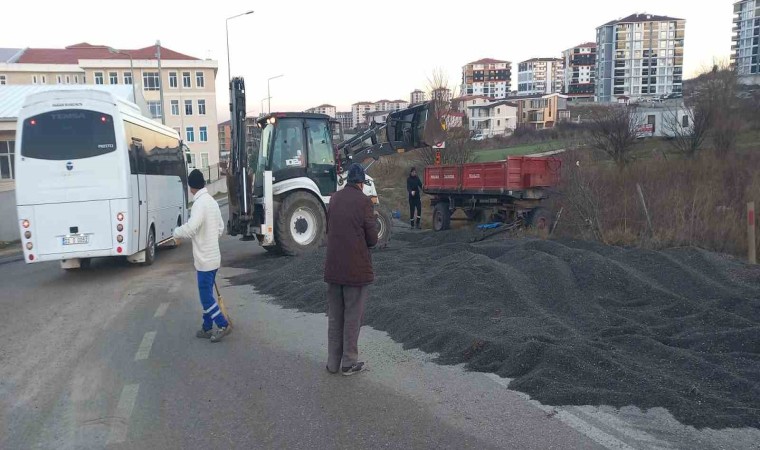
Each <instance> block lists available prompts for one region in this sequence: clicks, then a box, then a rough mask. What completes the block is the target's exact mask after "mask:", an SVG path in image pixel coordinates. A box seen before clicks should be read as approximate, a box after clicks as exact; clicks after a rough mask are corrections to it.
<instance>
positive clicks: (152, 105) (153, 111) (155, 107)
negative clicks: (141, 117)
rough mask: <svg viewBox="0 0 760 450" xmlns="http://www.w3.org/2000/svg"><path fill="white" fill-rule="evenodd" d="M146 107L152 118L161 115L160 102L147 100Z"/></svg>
mask: <svg viewBox="0 0 760 450" xmlns="http://www.w3.org/2000/svg"><path fill="white" fill-rule="evenodd" d="M148 109H149V110H150V115H151V117H153V118H154V119H157V118H159V117H161V102H148Z"/></svg>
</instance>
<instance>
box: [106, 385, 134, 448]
mask: <svg viewBox="0 0 760 450" xmlns="http://www.w3.org/2000/svg"><path fill="white" fill-rule="evenodd" d="M139 389H140V385H139V384H128V385H126V386H124V388H123V389H122V390H121V397H119V404H118V405H116V414H114V418H115V419H114V421H113V423H111V431H110V432H109V433H108V441H107V444H118V443H121V442H124V441H125V440H126V439H127V431H129V418H130V417H131V416H132V409H134V407H135V401H136V400H137V391H138V390H139Z"/></svg>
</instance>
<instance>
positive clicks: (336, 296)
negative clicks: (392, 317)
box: [324, 164, 377, 376]
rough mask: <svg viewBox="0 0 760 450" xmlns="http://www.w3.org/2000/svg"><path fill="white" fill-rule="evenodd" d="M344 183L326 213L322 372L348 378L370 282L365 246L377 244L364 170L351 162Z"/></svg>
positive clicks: (356, 368) (355, 363) (357, 366)
mask: <svg viewBox="0 0 760 450" xmlns="http://www.w3.org/2000/svg"><path fill="white" fill-rule="evenodd" d="M347 181H348V183H347V184H346V187H345V188H343V189H342V190H340V191H338V192H336V193H335V194H333V196H332V197H331V198H330V205H329V207H328V211H327V257H326V259H325V276H324V280H325V282H326V283H327V316H328V324H327V370H328V371H329V372H330V373H337V372H338V371H340V372H341V373H342V374H343V375H345V376H349V375H354V374H356V373H359V372H361V371H363V370H364V369H365V364H364V363H363V362H360V361H359V347H358V344H359V330H360V328H361V326H362V323H361V322H362V317H363V315H364V303H365V302H366V301H367V296H368V295H369V285H370V284H372V282H373V281H374V279H375V273H374V270H373V268H372V258H371V256H370V248H371V247H374V246H375V244H377V225H376V219H375V213H374V209H373V207H372V201H370V199H369V197H367V196H366V195H364V192H363V190H362V188H363V186H364V181H365V175H364V168H363V167H362V166H361V165H360V164H351V166H350V167H349V168H348V176H347Z"/></svg>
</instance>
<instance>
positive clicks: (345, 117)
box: [335, 111, 354, 130]
mask: <svg viewBox="0 0 760 450" xmlns="http://www.w3.org/2000/svg"><path fill="white" fill-rule="evenodd" d="M335 118H336V119H337V120H338V121H339V122H340V125H341V126H342V127H343V130H352V129H353V128H354V115H353V114H352V113H351V111H338V112H337V113H335Z"/></svg>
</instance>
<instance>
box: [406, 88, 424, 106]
mask: <svg viewBox="0 0 760 450" xmlns="http://www.w3.org/2000/svg"><path fill="white" fill-rule="evenodd" d="M425 98H426V95H425V92H424V91H421V90H419V89H415V90H413V91H412V93H411V94H409V103H411V104H415V103H422V102H424V101H425Z"/></svg>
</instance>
